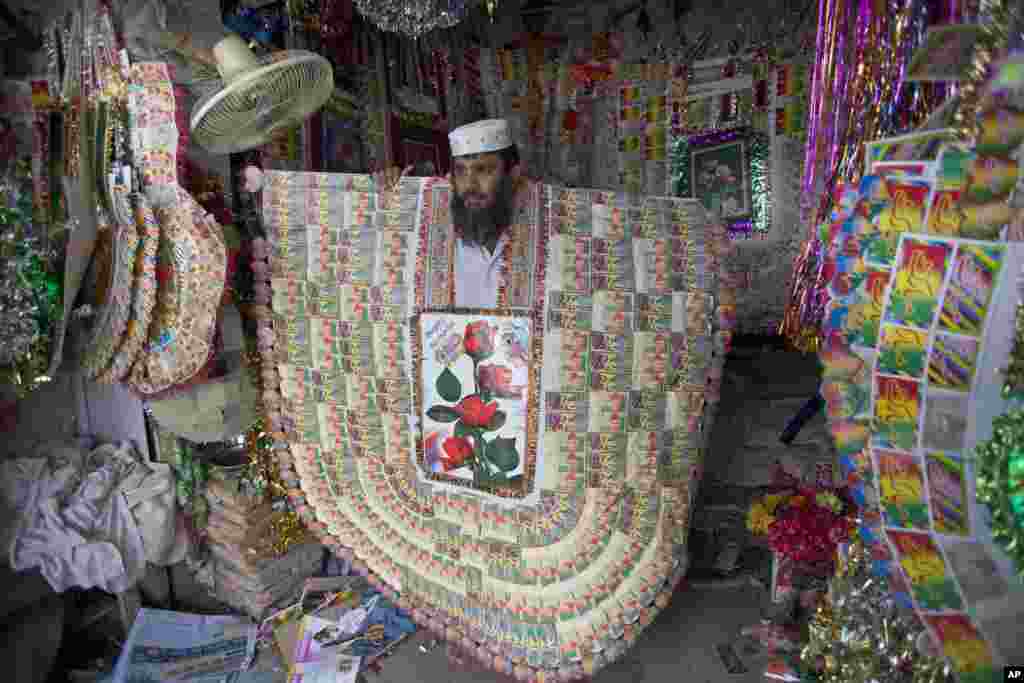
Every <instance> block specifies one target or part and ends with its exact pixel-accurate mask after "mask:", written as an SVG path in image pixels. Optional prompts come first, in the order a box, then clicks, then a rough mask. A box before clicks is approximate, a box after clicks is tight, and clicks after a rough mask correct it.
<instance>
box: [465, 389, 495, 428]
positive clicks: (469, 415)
mask: <svg viewBox="0 0 1024 683" xmlns="http://www.w3.org/2000/svg"><path fill="white" fill-rule="evenodd" d="M455 412H457V413H458V414H459V417H460V418H462V423H463V424H464V425H466V426H467V427H481V428H486V427H487V426H488V425H489V424H490V423H491V420H493V419H494V414H495V413H497V412H498V404H497V402H496V401H491V402H490V403H484V402H483V399H481V398H480V397H479V396H477V395H476V394H474V395H472V396H467V397H466V398H464V399H462V400H461V401H459V405H457V406H455Z"/></svg>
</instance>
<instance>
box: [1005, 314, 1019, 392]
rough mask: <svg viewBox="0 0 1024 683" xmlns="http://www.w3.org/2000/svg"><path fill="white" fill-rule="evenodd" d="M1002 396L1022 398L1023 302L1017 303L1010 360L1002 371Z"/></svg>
mask: <svg viewBox="0 0 1024 683" xmlns="http://www.w3.org/2000/svg"><path fill="white" fill-rule="evenodd" d="M1003 377H1004V379H1003V398H1007V399H1016V400H1020V399H1021V398H1024V303H1021V304H1017V316H1016V319H1015V320H1014V327H1013V347H1012V348H1011V349H1010V362H1009V364H1008V365H1007V366H1006V369H1005V370H1004V371H1003Z"/></svg>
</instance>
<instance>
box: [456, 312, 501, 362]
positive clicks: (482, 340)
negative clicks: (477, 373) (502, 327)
mask: <svg viewBox="0 0 1024 683" xmlns="http://www.w3.org/2000/svg"><path fill="white" fill-rule="evenodd" d="M497 332H498V330H497V328H495V327H491V326H490V325H489V324H487V323H486V322H484V321H483V320H477V321H476V322H472V323H470V324H468V325H466V334H465V337H464V338H463V348H465V350H466V355H468V356H469V357H470V358H472V359H473V360H474V361H481V360H483V359H485V358H490V357H491V356H493V355H494V336H495V334H496V333H497Z"/></svg>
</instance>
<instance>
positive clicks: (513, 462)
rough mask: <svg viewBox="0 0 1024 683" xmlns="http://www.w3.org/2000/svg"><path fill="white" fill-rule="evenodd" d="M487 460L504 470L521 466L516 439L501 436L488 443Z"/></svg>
mask: <svg viewBox="0 0 1024 683" xmlns="http://www.w3.org/2000/svg"><path fill="white" fill-rule="evenodd" d="M487 460H488V461H490V462H492V463H494V465H495V466H496V467H497V468H498V469H500V470H501V471H502V472H511V471H512V470H514V469H515V468H517V467H519V451H517V450H516V440H515V439H514V438H512V439H506V438H502V437H499V438H497V439H495V440H494V441H492V442H491V443H489V444H487Z"/></svg>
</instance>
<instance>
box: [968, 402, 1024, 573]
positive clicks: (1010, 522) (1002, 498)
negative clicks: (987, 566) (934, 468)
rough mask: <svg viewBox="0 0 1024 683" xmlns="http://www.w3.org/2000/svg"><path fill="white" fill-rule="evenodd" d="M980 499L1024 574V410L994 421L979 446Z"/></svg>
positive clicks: (994, 534)
mask: <svg viewBox="0 0 1024 683" xmlns="http://www.w3.org/2000/svg"><path fill="white" fill-rule="evenodd" d="M975 455H976V458H977V459H976V461H975V469H976V472H975V476H976V478H977V493H978V500H979V501H980V502H982V503H984V504H986V505H987V506H988V507H989V509H990V510H991V512H992V537H993V538H994V539H995V540H996V542H997V543H999V544H1000V545H1002V546H1003V548H1004V549H1005V550H1006V552H1007V553H1008V554H1009V555H1010V557H1011V558H1012V559H1013V561H1014V563H1015V564H1016V567H1017V571H1018V573H1019V575H1020V576H1021V577H1022V578H1024V410H1019V409H1018V410H1012V411H1010V412H1008V413H1005V414H1004V415H1000V416H999V417H997V418H996V419H995V420H994V421H993V422H992V438H991V439H989V440H988V441H986V442H985V443H982V444H979V445H978V446H977V447H976V448H975Z"/></svg>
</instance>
